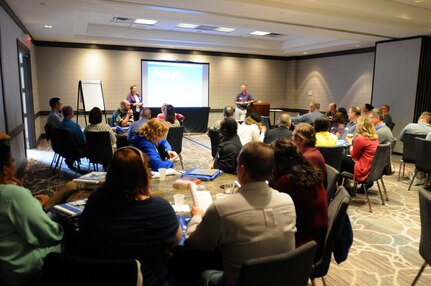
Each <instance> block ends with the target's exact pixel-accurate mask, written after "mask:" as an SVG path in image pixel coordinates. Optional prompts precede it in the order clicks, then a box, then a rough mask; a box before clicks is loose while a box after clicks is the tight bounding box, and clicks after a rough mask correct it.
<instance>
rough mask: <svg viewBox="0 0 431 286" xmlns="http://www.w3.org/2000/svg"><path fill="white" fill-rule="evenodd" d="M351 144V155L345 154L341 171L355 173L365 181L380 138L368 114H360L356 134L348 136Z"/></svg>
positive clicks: (358, 178) (359, 178)
mask: <svg viewBox="0 0 431 286" xmlns="http://www.w3.org/2000/svg"><path fill="white" fill-rule="evenodd" d="M346 142H347V143H348V144H349V145H350V147H349V148H350V155H351V157H348V156H343V158H342V161H341V171H347V172H350V173H353V178H354V179H355V180H358V181H364V180H365V179H366V178H367V177H368V175H369V174H370V170H371V163H372V161H373V158H374V155H375V154H376V150H377V146H378V145H379V140H378V136H377V133H376V131H375V129H374V125H373V123H372V122H371V119H370V118H369V117H368V116H360V117H359V118H358V120H357V121H356V136H355V137H354V138H349V137H346Z"/></svg>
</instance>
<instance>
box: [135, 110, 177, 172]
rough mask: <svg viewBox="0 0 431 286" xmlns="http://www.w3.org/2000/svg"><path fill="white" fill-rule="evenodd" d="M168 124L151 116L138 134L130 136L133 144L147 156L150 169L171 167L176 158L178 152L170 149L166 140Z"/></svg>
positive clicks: (156, 169)
mask: <svg viewBox="0 0 431 286" xmlns="http://www.w3.org/2000/svg"><path fill="white" fill-rule="evenodd" d="M167 134H168V126H167V125H166V123H165V122H164V121H162V120H160V119H157V118H153V119H150V120H149V121H148V122H147V123H145V124H144V125H143V126H142V128H141V129H140V130H139V133H138V134H135V135H134V136H133V137H132V144H133V146H135V147H137V148H138V149H140V150H141V151H142V152H144V153H145V154H146V155H147V156H148V158H149V165H150V168H151V170H153V171H156V172H157V171H158V170H159V168H172V167H173V166H174V162H176V161H177V160H178V154H177V153H176V152H175V151H172V147H171V145H170V144H169V143H168V141H167V140H166V135H167Z"/></svg>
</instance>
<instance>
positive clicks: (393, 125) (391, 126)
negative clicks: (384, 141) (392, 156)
mask: <svg viewBox="0 0 431 286" xmlns="http://www.w3.org/2000/svg"><path fill="white" fill-rule="evenodd" d="M386 126H388V127H389V129H391V131H392V130H394V127H395V123H394V122H390V123H388V124H386Z"/></svg>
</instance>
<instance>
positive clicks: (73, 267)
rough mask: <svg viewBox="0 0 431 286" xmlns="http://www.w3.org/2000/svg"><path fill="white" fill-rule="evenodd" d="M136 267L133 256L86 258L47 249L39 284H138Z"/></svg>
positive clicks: (67, 285) (130, 285) (137, 262)
mask: <svg viewBox="0 0 431 286" xmlns="http://www.w3.org/2000/svg"><path fill="white" fill-rule="evenodd" d="M140 268H141V265H140V263H139V261H137V260H134V259H121V260H108V259H88V258H82V257H75V256H71V255H68V254H63V253H55V252H51V253H50V254H48V255H47V256H46V257H45V262H44V265H43V268H42V285H43V286H57V285H63V286H76V285H118V286H120V285H121V286H123V285H124V286H138V285H139V286H142V285H143V282H142V280H143V279H142V273H141V270H140Z"/></svg>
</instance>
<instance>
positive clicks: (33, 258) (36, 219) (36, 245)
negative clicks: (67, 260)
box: [0, 143, 63, 285]
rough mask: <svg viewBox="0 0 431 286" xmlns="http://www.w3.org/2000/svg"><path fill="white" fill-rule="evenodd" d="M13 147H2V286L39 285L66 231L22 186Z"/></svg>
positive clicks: (0, 191)
mask: <svg viewBox="0 0 431 286" xmlns="http://www.w3.org/2000/svg"><path fill="white" fill-rule="evenodd" d="M15 170H16V169H15V163H14V159H13V158H12V156H11V153H10V148H9V146H7V145H5V144H4V143H0V218H1V219H0V249H1V251H0V284H3V283H2V282H6V283H8V284H11V285H20V284H23V283H28V285H37V282H36V281H37V279H38V278H39V276H40V274H41V269H42V265H43V259H44V258H45V256H46V255H47V254H48V253H50V252H52V251H54V247H55V246H56V245H58V244H59V243H60V241H61V239H62V238H63V229H62V228H61V226H60V225H59V224H57V223H56V222H54V221H52V220H51V219H50V218H49V217H48V216H47V215H46V213H45V212H44V211H43V209H42V207H41V205H40V203H39V202H38V201H37V200H36V199H35V198H33V196H32V195H31V193H30V191H29V190H27V189H25V188H23V187H21V186H18V184H17V182H16V181H15V179H14V177H13V174H14V173H15Z"/></svg>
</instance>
